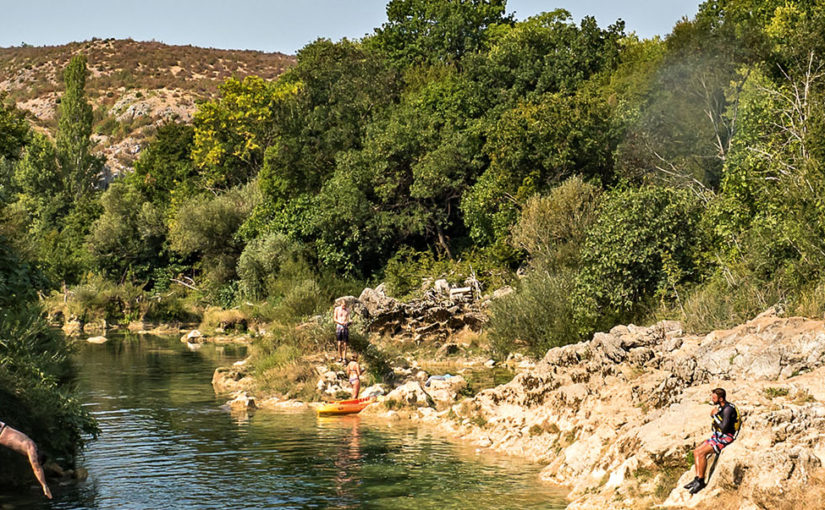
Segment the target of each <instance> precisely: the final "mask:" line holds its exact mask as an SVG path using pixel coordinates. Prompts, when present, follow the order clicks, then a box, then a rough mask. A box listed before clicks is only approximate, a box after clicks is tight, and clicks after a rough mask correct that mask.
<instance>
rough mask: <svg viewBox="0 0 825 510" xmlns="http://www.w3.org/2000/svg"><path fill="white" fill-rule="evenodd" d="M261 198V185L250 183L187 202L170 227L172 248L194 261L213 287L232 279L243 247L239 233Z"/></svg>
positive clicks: (179, 210)
mask: <svg viewBox="0 0 825 510" xmlns="http://www.w3.org/2000/svg"><path fill="white" fill-rule="evenodd" d="M259 200H260V196H259V194H258V193H257V187H255V186H254V184H248V185H246V186H243V187H238V188H233V189H231V190H229V191H226V192H224V193H222V194H220V195H218V196H215V197H213V198H211V199H204V198H203V197H193V198H192V199H190V200H189V201H188V202H184V203H183V204H182V205H181V206H180V208H179V209H178V211H177V213H176V216H175V218H174V220H173V221H172V223H171V225H170V228H169V241H170V243H171V248H172V250H174V251H175V252H177V253H178V254H180V255H182V256H184V257H188V258H189V260H193V261H194V262H195V265H196V267H197V268H198V269H200V270H201V274H202V275H203V276H204V278H205V280H206V281H207V283H208V284H209V285H210V286H212V287H214V288H217V287H219V286H221V285H223V284H225V283H227V282H229V281H230V280H232V279H234V278H235V274H236V273H235V270H236V267H237V261H238V256H239V255H240V254H241V251H242V249H243V243H242V241H241V240H240V239H239V238H238V237H237V236H236V233H237V231H238V228H239V227H240V226H241V224H243V222H244V220H246V218H247V216H248V215H249V213H250V212H251V211H252V209H254V207H255V206H256V205H257V202H258V201H259ZM212 290H214V289H212Z"/></svg>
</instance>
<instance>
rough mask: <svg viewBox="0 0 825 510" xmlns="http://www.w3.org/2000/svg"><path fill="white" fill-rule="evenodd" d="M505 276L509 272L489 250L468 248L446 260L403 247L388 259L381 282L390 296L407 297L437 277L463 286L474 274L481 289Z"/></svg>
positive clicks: (502, 280) (497, 283) (499, 282)
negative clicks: (382, 281)
mask: <svg viewBox="0 0 825 510" xmlns="http://www.w3.org/2000/svg"><path fill="white" fill-rule="evenodd" d="M508 275H509V271H508V270H507V269H506V268H504V267H501V266H500V265H499V264H498V263H497V261H496V259H495V257H494V256H493V255H492V254H491V253H490V251H489V250H479V251H471V250H468V251H465V252H463V253H460V254H457V255H456V257H455V258H453V259H449V258H439V257H436V256H435V255H433V253H432V252H429V251H415V250H414V249H412V248H410V247H404V248H401V249H400V250H398V252H396V253H395V255H393V257H392V258H391V259H390V260H389V262H387V265H386V267H385V268H384V283H385V284H386V286H387V290H388V291H389V293H390V295H392V296H395V297H397V298H407V297H413V296H414V295H415V294H416V293H417V292H419V291H421V290H422V285H423V284H424V283H425V282H427V281H433V280H435V279H438V278H445V279H446V280H447V281H448V282H450V283H451V284H456V285H464V281H465V280H466V279H467V278H470V277H472V276H475V278H476V279H477V280H478V281H479V283H480V284H481V286H482V288H498V287H501V286H502V285H504V284H505V282H506V281H507V276H508Z"/></svg>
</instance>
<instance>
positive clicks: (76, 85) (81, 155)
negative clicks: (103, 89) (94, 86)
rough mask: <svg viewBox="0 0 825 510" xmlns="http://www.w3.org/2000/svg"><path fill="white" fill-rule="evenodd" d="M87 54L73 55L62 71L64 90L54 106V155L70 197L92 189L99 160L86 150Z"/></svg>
mask: <svg viewBox="0 0 825 510" xmlns="http://www.w3.org/2000/svg"><path fill="white" fill-rule="evenodd" d="M86 73H87V70H86V57H85V56H84V55H76V56H74V57H72V59H71V60H70V61H69V64H68V65H67V66H66V69H65V70H64V72H63V82H64V85H65V91H64V92H63V95H62V96H61V98H60V105H59V106H58V109H57V117H58V120H57V137H56V144H57V157H58V160H59V161H60V167H61V169H62V171H63V175H64V178H65V180H66V183H65V188H66V192H67V193H68V197H69V199H70V200H79V199H81V198H83V197H86V196H88V195H89V194H90V193H91V192H92V191H93V190H94V188H95V184H96V182H95V180H96V177H97V174H98V172H99V171H100V168H101V160H100V158H97V157H95V156H93V155H91V153H90V152H89V149H90V148H91V141H90V139H89V136H90V135H91V134H92V105H90V104H89V103H88V101H87V100H86V90H85V89H86Z"/></svg>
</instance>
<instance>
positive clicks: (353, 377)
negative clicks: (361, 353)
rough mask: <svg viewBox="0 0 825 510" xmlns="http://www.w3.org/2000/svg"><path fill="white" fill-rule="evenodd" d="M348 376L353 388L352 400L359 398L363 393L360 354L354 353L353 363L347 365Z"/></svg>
mask: <svg viewBox="0 0 825 510" xmlns="http://www.w3.org/2000/svg"><path fill="white" fill-rule="evenodd" d="M347 375H348V376H349V383H350V385H351V386H352V398H354V399H355V398H358V393H360V392H361V366H360V365H359V364H358V354H357V353H355V352H353V353H352V361H350V362H349V363H348V364H347Z"/></svg>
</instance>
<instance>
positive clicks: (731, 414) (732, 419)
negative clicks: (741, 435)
mask: <svg viewBox="0 0 825 510" xmlns="http://www.w3.org/2000/svg"><path fill="white" fill-rule="evenodd" d="M710 399H711V401H712V402H713V404H714V405H715V407H714V408H713V410H712V411H711V412H710V417H711V419H712V420H713V423H712V424H711V426H712V428H713V435H711V436H710V439H707V440H706V441H705V442H704V443H702V444H700V445H699V446H697V447H696V449H694V450H693V458H694V460H695V461H696V478H694V479H693V481H692V482H690V483H689V484H687V485H685V489H688V490H689V491H690V493H691V494H696V493H697V492H699V491H700V490H702V489H704V488H705V468H706V467H707V464H708V455H710V454H711V453H716V455H719V454H720V453H721V452H722V450H723V449H724V448H725V447H726V446H728V445H729V444H731V443H732V442H733V440H734V439H736V434H737V433H738V432H739V427H740V426H741V424H742V420H741V417H740V416H739V411H738V410H737V409H736V407H735V406H734V405H733V404H731V403H730V402H728V401H727V400H725V390H723V389H722V388H716V389H714V390H713V391H712V392H711V394H710Z"/></svg>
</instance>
